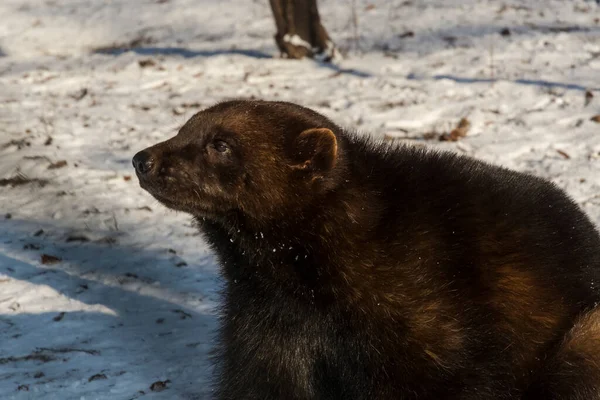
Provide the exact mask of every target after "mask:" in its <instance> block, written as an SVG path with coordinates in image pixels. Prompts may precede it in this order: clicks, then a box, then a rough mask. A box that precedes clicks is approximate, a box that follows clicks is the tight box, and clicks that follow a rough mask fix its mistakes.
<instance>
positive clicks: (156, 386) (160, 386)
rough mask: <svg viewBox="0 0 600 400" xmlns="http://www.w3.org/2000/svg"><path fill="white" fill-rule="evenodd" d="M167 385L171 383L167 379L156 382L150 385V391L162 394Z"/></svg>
mask: <svg viewBox="0 0 600 400" xmlns="http://www.w3.org/2000/svg"><path fill="white" fill-rule="evenodd" d="M169 383H171V381H170V380H168V379H167V380H166V381H156V382H154V383H153V384H152V385H150V390H152V391H153V392H162V391H163V390H165V389H167V385H168V384H169Z"/></svg>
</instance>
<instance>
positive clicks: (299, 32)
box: [269, 0, 335, 61]
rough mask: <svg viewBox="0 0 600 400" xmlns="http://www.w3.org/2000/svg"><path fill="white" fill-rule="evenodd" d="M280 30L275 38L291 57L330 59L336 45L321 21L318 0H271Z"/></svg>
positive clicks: (276, 23)
mask: <svg viewBox="0 0 600 400" xmlns="http://www.w3.org/2000/svg"><path fill="white" fill-rule="evenodd" d="M269 2H270V3H271V9H272V10H273V17H274V18H275V25H276V26H277V33H276V34H275V42H276V43H277V47H279V50H280V51H281V54H282V55H283V56H285V57H289V58H303V57H314V58H318V59H321V60H323V61H329V60H330V59H331V58H332V57H333V54H334V50H335V48H334V45H333V42H332V41H331V39H330V38H329V35H328V34H327V31H326V30H325V28H324V27H323V25H321V18H320V17H319V10H318V9H317V0H269Z"/></svg>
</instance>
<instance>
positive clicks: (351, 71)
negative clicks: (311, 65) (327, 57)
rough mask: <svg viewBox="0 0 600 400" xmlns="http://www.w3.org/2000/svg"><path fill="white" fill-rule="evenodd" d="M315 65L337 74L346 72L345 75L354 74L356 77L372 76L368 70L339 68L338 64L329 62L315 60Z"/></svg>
mask: <svg viewBox="0 0 600 400" xmlns="http://www.w3.org/2000/svg"><path fill="white" fill-rule="evenodd" d="M317 65H318V66H319V67H321V68H327V69H330V70H332V71H334V72H335V74H339V75H344V74H346V75H352V76H355V77H357V78H369V77H371V76H373V75H372V74H370V73H369V72H365V71H361V70H358V69H354V68H341V67H340V66H338V65H336V64H333V63H329V62H319V61H317Z"/></svg>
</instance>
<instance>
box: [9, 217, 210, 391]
mask: <svg viewBox="0 0 600 400" xmlns="http://www.w3.org/2000/svg"><path fill="white" fill-rule="evenodd" d="M4 225H6V228H5V229H4V231H3V232H2V234H1V235H0V241H1V244H0V273H1V274H3V275H5V276H7V277H9V278H10V279H8V281H7V280H3V281H2V282H0V293H1V294H2V295H1V296H0V301H1V302H4V303H6V302H8V303H12V304H11V305H10V309H11V310H14V311H15V314H10V311H8V309H7V308H6V307H3V308H4V309H5V310H7V312H5V311H3V312H4V314H0V371H1V372H0V387H3V386H4V385H5V384H6V383H8V381H10V382H12V383H13V386H14V390H17V388H18V387H19V386H20V385H28V387H29V388H30V389H31V390H32V391H33V390H35V386H36V385H45V386H46V388H45V389H43V391H44V392H46V393H54V392H55V391H56V394H57V396H58V397H56V398H57V399H68V398H79V396H82V395H84V394H87V395H92V394H94V393H96V395H98V394H102V393H103V394H104V395H108V393H113V394H114V393H122V395H123V397H119V396H116V397H114V398H135V397H133V396H134V395H136V393H138V392H139V391H144V392H146V393H148V392H150V390H149V387H150V386H151V385H152V383H154V382H156V381H159V380H160V381H164V380H167V379H168V380H169V381H170V382H169V385H168V386H169V388H170V389H171V390H170V391H169V392H165V393H169V395H168V396H167V397H168V398H175V399H176V398H179V397H177V396H173V395H174V394H175V393H177V394H182V393H186V395H185V396H184V398H196V397H195V396H200V397H197V398H205V397H202V396H201V394H202V393H208V391H209V385H208V382H209V380H210V371H211V370H210V360H209V350H210V348H212V342H213V337H214V332H215V329H216V318H215V316H214V315H213V313H214V306H213V305H212V303H211V301H210V300H209V299H206V298H203V297H202V293H203V291H202V290H200V289H199V288H201V287H202V286H204V287H206V286H215V285H216V281H215V279H214V276H210V274H208V273H207V271H204V270H202V268H201V267H202V263H203V262H207V263H208V262H211V261H210V260H200V265H199V266H196V267H197V268H195V270H194V266H187V267H186V268H181V267H175V266H173V262H176V261H177V260H176V259H175V260H174V259H173V258H172V255H171V256H165V254H163V253H161V252H160V251H157V250H147V249H139V248H133V247H130V246H122V245H119V244H104V243H95V242H72V243H64V242H62V243H59V242H58V241H57V240H56V237H47V236H44V235H39V236H35V234H34V233H33V232H35V230H38V229H39V225H38V224H32V223H31V222H29V221H18V220H17V221H15V220H11V221H10V224H8V223H7V224H4ZM44 229H46V230H49V229H48V228H47V227H44ZM28 231H29V232H32V233H31V234H29V235H25V236H24V232H28ZM2 249H4V251H2ZM43 254H47V255H51V256H55V257H58V258H60V260H55V259H50V261H48V260H47V262H46V264H45V265H44V263H43V261H42V262H41V263H40V261H39V260H42V257H43V256H42V255H43ZM164 277H169V278H165V279H163V278H164ZM31 284H33V285H35V286H33V290H35V293H30V294H29V295H27V290H32V286H31ZM2 285H11V286H12V287H13V288H14V287H16V288H17V289H18V290H19V291H18V292H17V293H16V295H17V296H14V297H17V298H20V297H21V296H22V298H23V300H22V301H23V302H25V301H26V300H27V298H28V297H29V296H34V297H35V298H36V302H35V304H34V306H35V309H36V310H42V312H35V313H33V312H32V313H28V312H27V307H28V305H27V303H25V304H24V305H23V306H21V305H20V304H19V300H11V292H10V290H7V289H6V288H7V286H4V287H5V290H4V291H3V290H2V289H3V288H2ZM21 287H22V289H19V288H21ZM204 293H205V292H204ZM12 294H13V295H14V294H15V293H12ZM40 299H44V300H43V301H44V302H47V303H46V304H40ZM78 304H79V305H80V306H77V305H78ZM82 307H84V308H86V309H85V310H83V311H82V310H81V308H82ZM69 308H71V309H73V308H79V310H75V311H69ZM20 310H22V311H23V313H17V312H19V311H20ZM44 310H49V311H46V312H45V311H44ZM94 376H96V378H93V377H94ZM2 381H4V382H2ZM70 384H77V385H82V386H81V387H78V388H77V390H76V393H77V395H74V394H72V395H71V397H70V396H69V395H67V392H61V390H67V389H65V388H66V387H67V386H69V385H70ZM48 385H50V387H52V388H53V389H52V390H50V391H48ZM61 393H62V394H61ZM138 394H139V393H138ZM190 396H191V397H190ZM100 397H102V396H100ZM91 398H96V397H94V396H92V397H91Z"/></svg>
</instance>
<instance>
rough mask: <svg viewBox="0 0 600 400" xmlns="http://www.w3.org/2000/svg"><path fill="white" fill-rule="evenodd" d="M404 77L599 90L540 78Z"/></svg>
mask: <svg viewBox="0 0 600 400" xmlns="http://www.w3.org/2000/svg"><path fill="white" fill-rule="evenodd" d="M406 79H408V80H416V81H423V80H443V79H448V80H451V81H454V82H456V83H466V84H471V83H494V82H502V81H506V82H513V83H517V84H520V85H528V86H539V87H545V88H560V89H566V90H579V91H586V90H600V87H598V88H590V87H585V86H581V85H577V84H574V83H562V82H552V81H546V80H542V79H513V80H504V79H491V78H468V77H460V76H455V75H446V74H443V75H433V76H431V77H419V76H418V75H416V74H409V75H408V76H407V77H406Z"/></svg>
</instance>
